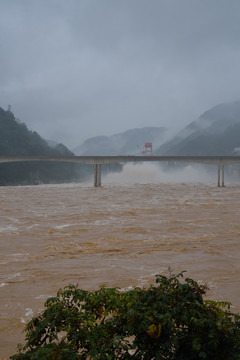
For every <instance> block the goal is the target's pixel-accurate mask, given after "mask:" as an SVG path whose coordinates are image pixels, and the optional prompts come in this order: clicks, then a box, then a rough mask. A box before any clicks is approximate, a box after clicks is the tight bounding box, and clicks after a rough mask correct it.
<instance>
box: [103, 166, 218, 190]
mask: <svg viewBox="0 0 240 360" xmlns="http://www.w3.org/2000/svg"><path fill="white" fill-rule="evenodd" d="M191 182H202V183H214V184H216V183H217V166H216V167H211V168H208V167H206V166H204V165H195V166H193V165H187V166H185V167H181V168H179V169H174V168H173V167H172V166H171V167H169V168H168V167H166V166H164V165H159V164H156V163H144V164H143V163H142V164H132V163H130V164H125V165H124V166H123V170H122V171H121V172H119V173H109V174H107V175H106V176H103V181H102V183H103V185H104V184H109V183H119V184H135V183H138V184H151V183H152V184H156V183H191Z"/></svg>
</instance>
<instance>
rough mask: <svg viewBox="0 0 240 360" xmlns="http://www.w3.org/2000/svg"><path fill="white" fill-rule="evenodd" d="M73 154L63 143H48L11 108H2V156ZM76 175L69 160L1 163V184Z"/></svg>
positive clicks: (0, 118) (59, 180) (0, 148)
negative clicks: (29, 128)
mask: <svg viewBox="0 0 240 360" xmlns="http://www.w3.org/2000/svg"><path fill="white" fill-rule="evenodd" d="M28 155H29V156H38V155H39V156H51V155H55V156H60V155H73V153H72V152H71V151H70V150H69V149H67V147H66V146H64V145H63V144H57V145H55V146H49V145H48V143H47V141H45V140H44V139H43V138H41V136H40V135H39V134H38V133H36V132H35V131H34V132H32V131H30V130H28V128H27V126H26V125H25V124H24V123H20V122H19V121H17V120H16V119H15V117H14V114H13V113H12V112H11V111H10V110H4V109H2V108H0V156H28ZM76 176H77V172H76V170H75V165H74V164H69V163H65V164H64V163H62V164H60V163H47V162H45V163H44V162H41V163H15V164H13V163H6V164H0V185H15V184H36V183H41V182H44V183H48V182H62V181H70V180H72V179H73V178H75V177H76Z"/></svg>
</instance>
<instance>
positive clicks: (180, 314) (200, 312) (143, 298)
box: [11, 273, 240, 360]
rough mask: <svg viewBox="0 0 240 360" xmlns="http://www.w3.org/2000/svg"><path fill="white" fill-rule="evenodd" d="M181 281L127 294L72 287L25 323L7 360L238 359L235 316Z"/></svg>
mask: <svg viewBox="0 0 240 360" xmlns="http://www.w3.org/2000/svg"><path fill="white" fill-rule="evenodd" d="M182 277H183V273H180V274H179V275H177V276H174V275H170V276H169V277H165V276H162V275H158V276H157V277H156V283H157V285H156V286H153V285H151V286H150V287H149V288H147V289H140V288H134V289H133V290H130V291H121V290H119V289H117V288H105V287H101V288H100V289H99V290H98V291H94V292H89V291H85V290H81V289H78V288H77V287H75V286H73V285H70V286H68V287H66V288H65V289H64V290H60V291H59V292H58V294H57V297H53V298H49V299H48V300H47V301H46V303H45V310H44V311H43V312H42V313H41V314H40V315H39V316H37V317H35V318H33V319H32V320H31V321H30V322H29V323H28V324H27V326H26V329H25V331H26V344H25V345H24V346H22V345H21V346H20V345H19V352H18V354H16V355H13V356H12V357H11V359H14V360H20V359H38V360H41V359H44V360H45V359H56V360H57V359H58V360H61V359H63V360H65V359H69V360H74V359H86V360H88V359H101V360H105V359H106V360H111V359H139V360H140V359H144V360H151V359H156V360H160V359H171V360H173V359H174V360H195V359H214V360H220V359H224V360H231V359H240V355H239V354H240V316H238V315H235V314H232V313H230V311H229V307H230V304H229V303H222V302H221V303H220V302H213V301H203V297H202V296H203V294H204V293H205V289H204V287H203V286H200V285H198V284H197V283H196V282H195V281H193V280H192V279H189V278H186V279H185V280H182V281H180V279H181V278H182ZM226 306H227V307H228V310H223V308H224V307H226Z"/></svg>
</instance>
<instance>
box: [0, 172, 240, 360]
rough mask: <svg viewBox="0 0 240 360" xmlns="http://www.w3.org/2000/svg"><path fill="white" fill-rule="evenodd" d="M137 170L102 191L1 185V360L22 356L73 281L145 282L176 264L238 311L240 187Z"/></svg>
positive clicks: (90, 284) (107, 182)
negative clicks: (27, 330) (36, 318)
mask: <svg viewBox="0 0 240 360" xmlns="http://www.w3.org/2000/svg"><path fill="white" fill-rule="evenodd" d="M126 169H127V170H126V173H128V172H130V173H131V168H130V167H126ZM139 169H140V168H139V167H136V168H134V172H135V175H136V170H137V177H135V178H134V176H133V177H132V178H131V181H129V182H125V183H124V182H123V180H124V177H123V176H122V177H121V176H120V175H115V174H113V175H112V177H111V176H109V177H107V178H105V179H103V181H102V184H103V186H102V187H101V188H94V187H93V185H92V183H83V184H64V185H39V186H24V187H22V186H16V187H0V204H1V207H0V251H1V258H0V359H5V358H8V357H9V356H10V355H11V354H13V353H15V352H16V347H17V344H18V343H19V342H22V341H23V340H24V336H23V334H22V331H23V329H24V324H25V323H26V322H27V321H28V320H29V319H30V318H31V317H32V316H33V315H34V314H37V313H38V312H39V311H40V310H41V309H43V306H44V301H45V300H46V299H47V298H48V297H49V296H54V295H55V294H56V292H57V290H58V289H59V288H60V287H61V288H62V287H64V286H66V285H68V284H69V283H73V284H77V283H78V284H79V287H82V288H84V289H89V290H90V289H92V290H93V289H97V288H98V286H99V285H101V284H105V285H107V286H119V287H122V288H127V287H130V286H134V285H138V286H143V285H147V284H150V283H154V282H155V275H156V274H168V268H169V267H171V269H172V270H173V271H174V272H175V273H178V272H180V271H182V270H186V271H187V276H188V277H192V278H193V279H195V280H198V281H200V282H202V283H206V284H207V285H208V287H209V290H208V293H207V295H206V297H207V298H210V299H215V300H227V301H231V302H232V304H233V307H232V310H233V311H236V312H240V296H239V295H240V285H239V280H240V261H239V257H240V245H239V241H240V221H239V219H240V184H237V183H230V184H227V186H226V187H224V188H221V187H220V188H218V187H217V186H216V182H214V181H205V182H196V179H194V182H191V181H182V182H164V183H162V182H160V181H159V179H158V178H157V176H155V177H154V176H152V174H151V171H152V170H154V169H155V168H147V169H148V171H147V172H148V174H150V175H151V176H150V178H146V177H145V178H144V181H142V183H141V170H139ZM145 170H146V168H145ZM150 170H151V171H150ZM154 171H155V170H154ZM132 173H133V172H132ZM125 175H126V174H125ZM155 175H156V174H155ZM198 175H199V174H198ZM201 175H202V174H201ZM152 179H154V181H153V182H151V180H152ZM165 180H166V179H165ZM176 180H177V179H176V177H175V181H176ZM205 180H206V179H205ZM215 180H216V179H215Z"/></svg>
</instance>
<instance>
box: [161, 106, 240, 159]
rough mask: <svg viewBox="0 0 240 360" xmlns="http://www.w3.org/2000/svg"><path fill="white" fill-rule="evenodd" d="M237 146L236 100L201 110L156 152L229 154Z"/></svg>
mask: <svg viewBox="0 0 240 360" xmlns="http://www.w3.org/2000/svg"><path fill="white" fill-rule="evenodd" d="M235 147H240V101H236V102H233V103H226V104H220V105H217V106H215V107H213V108H212V109H210V110H208V111H206V112H205V113H203V114H202V115H201V116H200V117H199V118H198V119H197V120H195V121H193V122H192V123H190V124H189V125H188V126H186V127H185V128H184V129H183V130H181V131H180V132H179V133H178V134H177V135H176V136H174V137H173V138H172V139H171V140H169V141H167V142H166V143H164V144H162V145H161V146H160V147H159V149H158V150H157V152H156V153H157V154H158V155H195V156H198V155H199V156H200V155H202V156H204V155H233V153H234V152H233V151H234V148H235Z"/></svg>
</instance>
